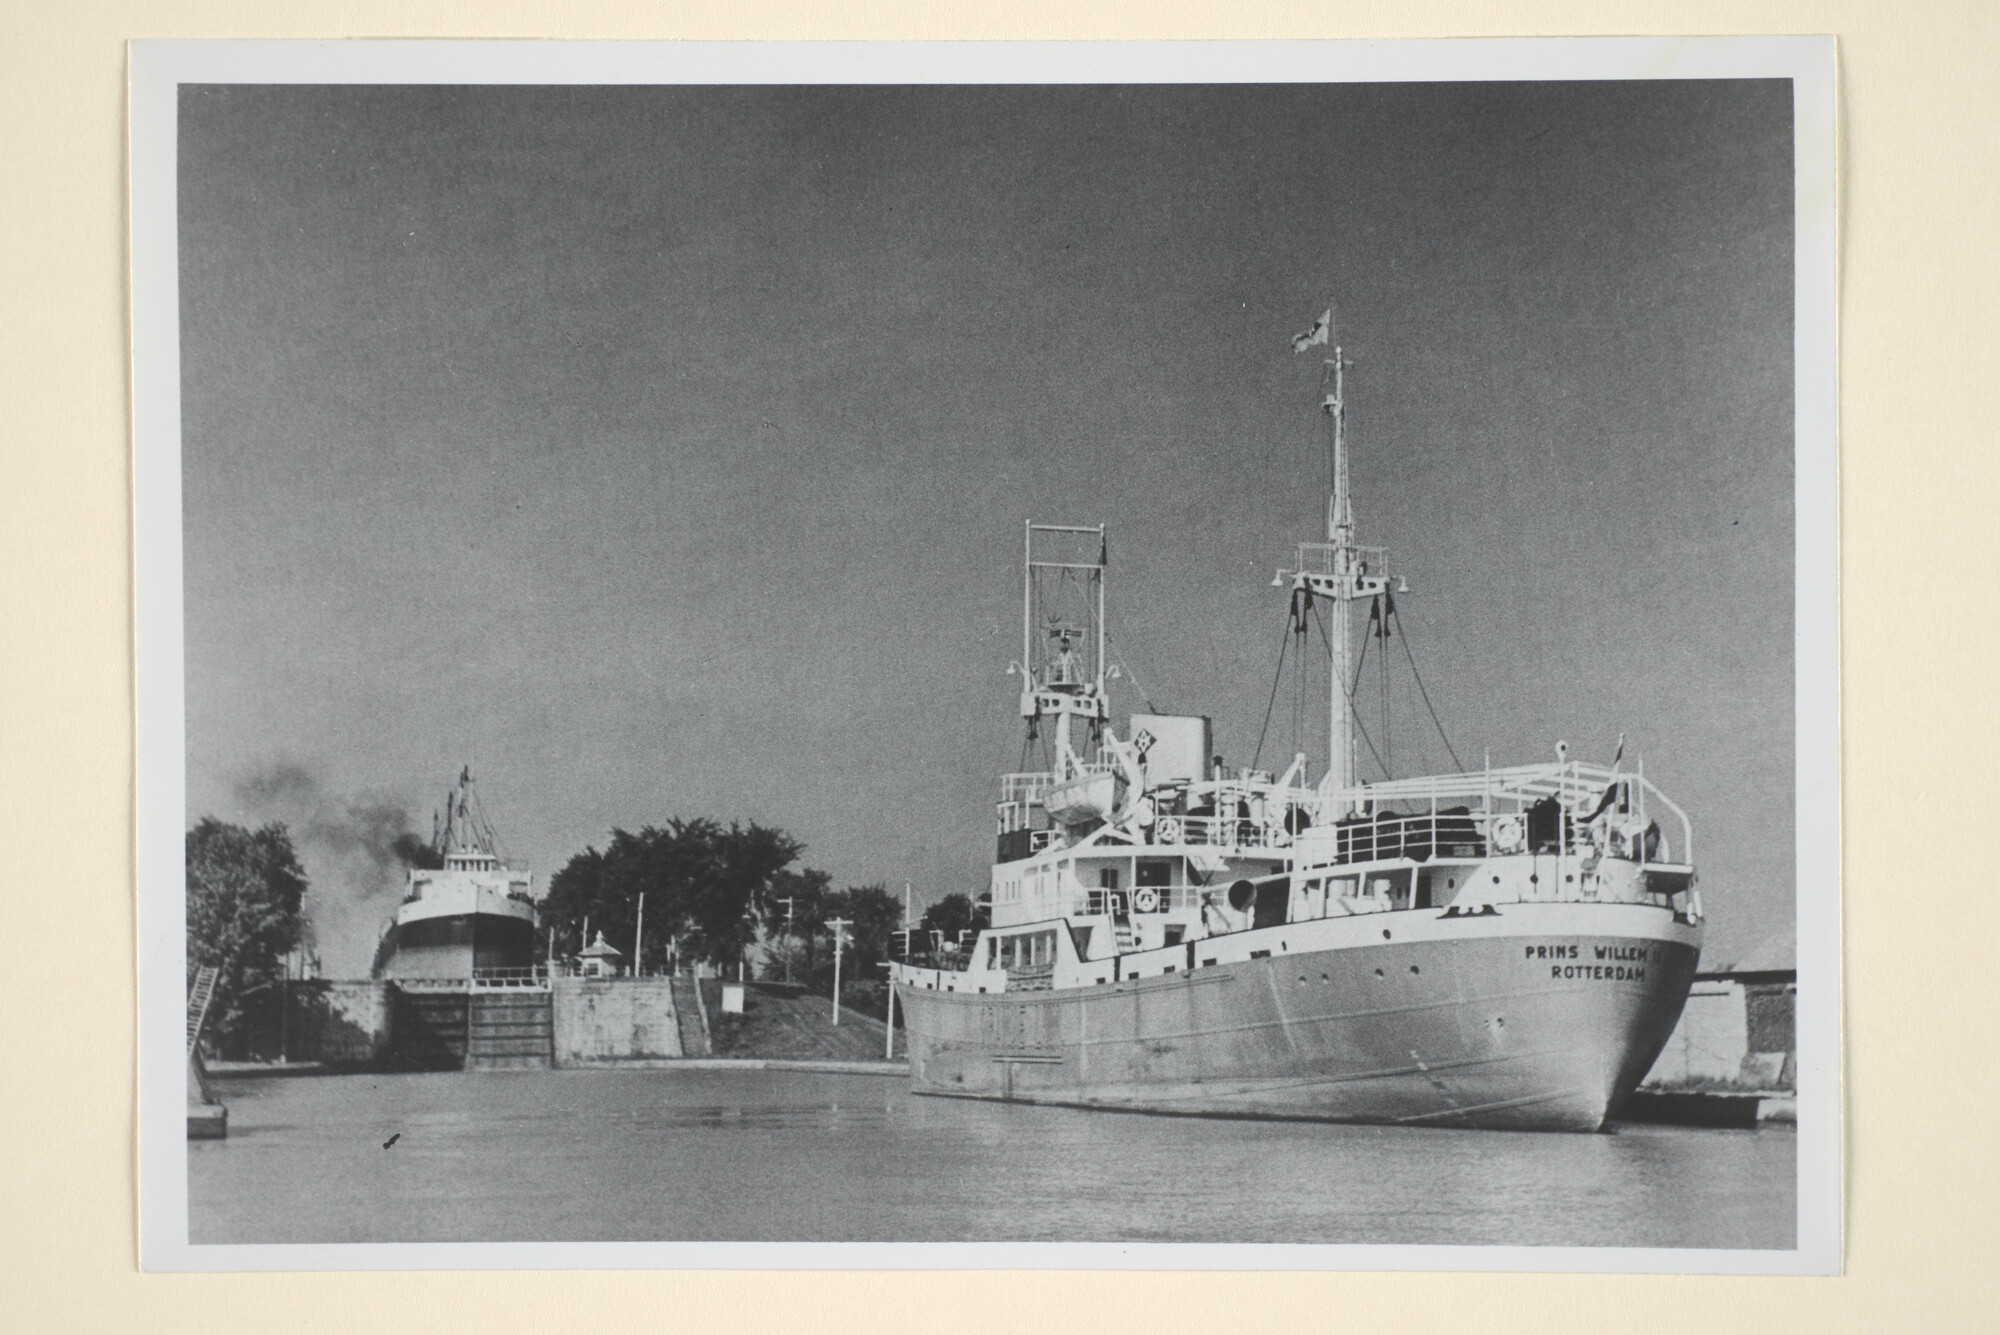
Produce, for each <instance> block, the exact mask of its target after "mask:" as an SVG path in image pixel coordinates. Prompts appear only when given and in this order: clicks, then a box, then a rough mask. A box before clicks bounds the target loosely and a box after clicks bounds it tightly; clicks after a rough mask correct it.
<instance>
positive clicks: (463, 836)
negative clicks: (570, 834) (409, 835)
mask: <svg viewBox="0 0 2000 1335" xmlns="http://www.w3.org/2000/svg"><path fill="white" fill-rule="evenodd" d="M430 852H431V856H430V857H429V858H428V859H426V861H427V862H430V863H432V864H434V865H431V866H426V867H413V868H411V869H410V873H409V880H408V883H407V885H406V887H405V890H404V893H403V902H402V903H401V904H400V905H398V906H397V908H396V916H395V917H393V918H391V919H390V920H389V921H388V922H387V923H385V924H383V928H382V936H381V939H380V940H379V941H378V942H377V944H376V948H375V964H374V968H373V970H372V973H373V976H375V977H377V978H388V979H393V980H397V981H403V982H413V981H416V980H424V981H432V982H438V983H449V982H454V981H457V980H463V981H464V983H465V984H466V985H468V986H469V985H470V984H471V982H472V980H473V979H475V978H488V979H505V978H508V977H511V976H513V975H515V974H525V973H529V972H532V970H533V967H534V963H535V899H534V893H533V889H534V874H533V873H532V872H529V871H524V870H519V869H516V868H514V867H511V866H509V865H508V863H507V860H506V859H505V858H504V857H503V856H502V855H501V853H500V842H499V839H498V838H497V837H496V836H495V834H494V832H493V826H492V825H491V823H490V822H488V821H487V819H486V816H485V813H484V812H483V811H482V810H481V808H480V804H479V799H478V797H477V795H476V794H475V793H474V791H473V783H472V769H471V767H470V766H466V767H465V768H463V769H461V770H460V771H459V775H458V784H457V786H456V787H455V788H454V789H453V790H452V791H451V792H450V793H447V794H446V795H445V805H444V809H443V811H442V812H441V813H440V814H439V815H436V816H434V817H433V818H432V829H431V843H430Z"/></svg>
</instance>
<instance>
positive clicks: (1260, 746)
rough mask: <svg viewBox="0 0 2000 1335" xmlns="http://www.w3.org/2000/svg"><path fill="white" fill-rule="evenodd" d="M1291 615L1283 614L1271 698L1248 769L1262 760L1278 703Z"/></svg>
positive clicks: (1268, 701) (1290, 633) (1289, 638)
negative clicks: (1273, 712)
mask: <svg viewBox="0 0 2000 1335" xmlns="http://www.w3.org/2000/svg"><path fill="white" fill-rule="evenodd" d="M1291 619H1292V618H1291V613H1289V612H1287V613H1286V614H1285V633H1284V636H1283V637H1282V638H1281V639H1279V641H1278V670H1277V671H1276V672H1275V673H1273V674H1272V676H1271V698H1270V699H1269V700H1267V701H1266V702H1265V703H1264V726H1263V727H1261V728H1259V729H1257V754H1256V755H1254V756H1252V757H1251V758H1250V768H1251V769H1256V768H1257V762H1258V761H1260V760H1262V759H1263V758H1264V734H1265V733H1266V732H1268V731H1270V728H1271V710H1272V709H1273V708H1274V707H1275V706H1276V705H1277V703H1278V686H1279V684H1280V683H1282V682H1283V681H1284V680H1285V651H1286V650H1287V649H1289V648H1291V644H1292V625H1291Z"/></svg>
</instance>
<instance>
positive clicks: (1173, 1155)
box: [188, 1070, 1796, 1247]
mask: <svg viewBox="0 0 2000 1335" xmlns="http://www.w3.org/2000/svg"><path fill="white" fill-rule="evenodd" d="M223 1096H224V1098H225V1099H226V1100H227V1102H228V1103H229V1105H230V1136H229V1139H228V1140H226V1141H219V1142H196V1143H193V1144H190V1145H189V1147H188V1153H189V1179H190V1180H189V1199H190V1231H191V1235H192V1237H193V1239H194V1240H195V1241H196V1242H348V1241H488V1240H490V1241H500V1240H508V1241H519V1240H546V1241H566V1240H614V1239H615V1240H739V1239H740V1240H765V1241H859V1240H880V1241H901V1240H915V1241H975V1240H995V1241H998V1240H1006V1241H1175V1242H1403V1243H1460V1244H1494V1243H1504V1244H1515V1245H1521V1244H1529V1245H1534V1244H1540V1245H1624V1246H1712V1247H1789V1246H1791V1245H1792V1232H1793V1214H1794V1202H1795V1200H1796V1194H1795V1185H1794V1165H1795V1158H1796V1156H1795V1152H1794V1151H1795V1144H1796V1141H1795V1138H1794V1137H1793V1136H1792V1135H1791V1134H1790V1133H1789V1132H1787V1131H1783V1130H1764V1131H1754V1132H1736V1131H1700V1130H1691V1129H1681V1128H1665V1127H1641V1126H1627V1127H1621V1128H1619V1129H1617V1131H1616V1133H1615V1134H1607V1135H1597V1136H1568V1135H1538V1134H1530V1133H1502V1132H1471V1131H1449V1130H1415V1129H1403V1128H1389V1127H1343V1126H1329V1125H1322V1124H1312V1123H1286V1122H1249V1121H1229V1120H1215V1119H1201V1118H1175V1117H1147V1116H1135V1115H1130V1114H1118V1113H1099V1112H1083V1111H1078V1110H1073V1109H1062V1108H1035V1107H1028V1106H1025V1105H1014V1104H995V1103H983V1102H973V1101H963V1100H952V1099H931V1098H916V1097H913V1096H912V1095H910V1093H909V1092H908V1088H907V1086H906V1085H905V1083H904V1082H903V1081H901V1080H900V1079H890V1078H883V1077H873V1076H838V1075H822V1074H806V1073H795V1072H777V1071H743V1072H734V1071H671V1070H669V1071H657V1070H655V1071H548V1072H494V1073H484V1074H481V1073H463V1074H427V1075H399V1076H337V1077H325V1078H320V1079H298V1080H268V1081H258V1080H241V1081H235V1082H225V1084H224V1086H223ZM392 1136H396V1137H397V1139H396V1141H395V1143H394V1144H393V1145H392V1146H391V1147H390V1148H388V1149H386V1150H385V1149H384V1148H383V1144H384V1142H385V1141H388V1140H389V1139H390V1138H391V1137H392Z"/></svg>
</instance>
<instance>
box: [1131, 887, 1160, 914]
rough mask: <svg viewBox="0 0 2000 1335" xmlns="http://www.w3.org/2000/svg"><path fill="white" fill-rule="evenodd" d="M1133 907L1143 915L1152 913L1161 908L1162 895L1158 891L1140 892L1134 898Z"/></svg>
mask: <svg viewBox="0 0 2000 1335" xmlns="http://www.w3.org/2000/svg"><path fill="white" fill-rule="evenodd" d="M1132 907H1133V908H1135V909H1137V910H1139V912H1141V913H1151V912H1152V911H1153V910H1154V909H1157V908H1158V907H1160V895H1159V892H1158V891H1156V890H1140V891H1139V892H1137V893H1136V894H1134V895H1133V896H1132Z"/></svg>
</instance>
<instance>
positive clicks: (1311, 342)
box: [1292, 306, 1333, 352]
mask: <svg viewBox="0 0 2000 1335" xmlns="http://www.w3.org/2000/svg"><path fill="white" fill-rule="evenodd" d="M1332 337H1333V307H1331V306H1329V307H1327V308H1326V314H1324V315H1322V316H1320V317H1319V319H1317V320H1314V321H1313V327H1312V328H1310V329H1308V330H1306V332H1305V333H1303V334H1293V335H1292V351H1293V352H1304V351H1305V350H1306V349H1307V348H1323V347H1325V346H1326V345H1327V343H1328V341H1329V340H1331V339H1332Z"/></svg>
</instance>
